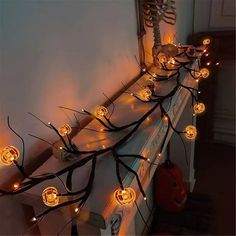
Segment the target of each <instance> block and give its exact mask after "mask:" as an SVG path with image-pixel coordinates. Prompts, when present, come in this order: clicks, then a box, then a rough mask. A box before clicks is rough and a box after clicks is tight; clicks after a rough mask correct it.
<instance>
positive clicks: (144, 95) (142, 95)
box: [139, 88, 152, 101]
mask: <svg viewBox="0 0 236 236" xmlns="http://www.w3.org/2000/svg"><path fill="white" fill-rule="evenodd" d="M151 95H152V92H151V90H150V89H149V88H144V89H142V90H141V91H140V92H139V97H140V98H141V99H142V100H144V101H149V100H150V97H151Z"/></svg>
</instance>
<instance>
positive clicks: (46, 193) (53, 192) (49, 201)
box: [42, 187, 59, 207]
mask: <svg viewBox="0 0 236 236" xmlns="http://www.w3.org/2000/svg"><path fill="white" fill-rule="evenodd" d="M42 198H43V202H44V204H45V205H47V206H50V207H53V206H56V205H58V204H59V197H58V191H57V189H56V188H55V187H47V188H45V189H44V190H43V193H42Z"/></svg>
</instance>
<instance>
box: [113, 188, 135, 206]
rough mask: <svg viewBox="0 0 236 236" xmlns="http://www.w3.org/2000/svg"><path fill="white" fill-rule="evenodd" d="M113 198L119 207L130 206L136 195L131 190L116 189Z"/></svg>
mask: <svg viewBox="0 0 236 236" xmlns="http://www.w3.org/2000/svg"><path fill="white" fill-rule="evenodd" d="M114 196H115V199H116V202H117V203H118V204H119V205H129V204H132V203H133V202H134V201H135V199H136V193H135V191H134V190H133V189H132V188H124V189H117V190H116V191H115V193H114Z"/></svg>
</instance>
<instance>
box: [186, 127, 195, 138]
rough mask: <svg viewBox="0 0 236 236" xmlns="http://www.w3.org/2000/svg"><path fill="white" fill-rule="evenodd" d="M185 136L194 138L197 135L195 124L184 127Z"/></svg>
mask: <svg viewBox="0 0 236 236" xmlns="http://www.w3.org/2000/svg"><path fill="white" fill-rule="evenodd" d="M185 137H186V138H187V139H191V140H192V139H195V138H196V137H197V129H196V127H195V126H193V125H188V126H187V127H186V128H185Z"/></svg>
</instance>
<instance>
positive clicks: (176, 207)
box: [154, 164, 187, 212]
mask: <svg viewBox="0 0 236 236" xmlns="http://www.w3.org/2000/svg"><path fill="white" fill-rule="evenodd" d="M154 185H155V199H156V202H157V205H158V206H159V207H160V208H162V209H164V210H166V211H171V212H177V211H180V210H181V209H182V208H183V207H184V205H185V202H186V200H187V194H186V189H185V185H184V180H183V176H182V173H181V171H180V169H179V168H178V167H177V166H176V165H175V164H173V165H172V166H170V167H166V165H165V164H162V165H161V166H160V167H158V169H157V171H156V174H155V178H154Z"/></svg>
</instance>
